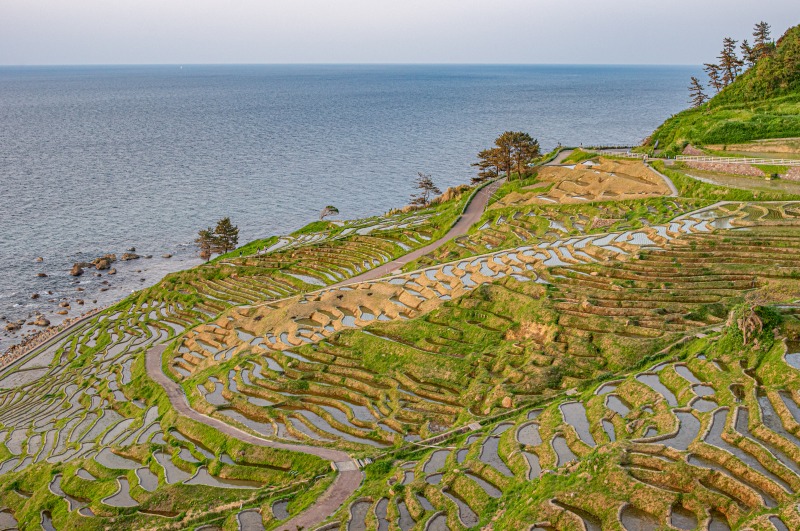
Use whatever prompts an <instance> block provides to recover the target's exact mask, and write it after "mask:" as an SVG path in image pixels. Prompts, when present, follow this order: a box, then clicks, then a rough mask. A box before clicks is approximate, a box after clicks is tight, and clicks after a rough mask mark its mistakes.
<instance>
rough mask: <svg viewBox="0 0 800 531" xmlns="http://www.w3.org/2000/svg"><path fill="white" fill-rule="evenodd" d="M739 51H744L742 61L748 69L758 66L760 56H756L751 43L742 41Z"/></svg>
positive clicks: (745, 40)
mask: <svg viewBox="0 0 800 531" xmlns="http://www.w3.org/2000/svg"><path fill="white" fill-rule="evenodd" d="M739 49H740V50H741V51H742V59H743V60H744V63H745V64H746V65H747V67H748V68H750V67H751V66H753V65H754V64H756V61H757V60H758V56H757V55H756V51H755V48H753V47H752V46H750V43H749V42H747V39H744V40H743V41H742V44H740V45H739Z"/></svg>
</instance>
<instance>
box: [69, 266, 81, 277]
mask: <svg viewBox="0 0 800 531" xmlns="http://www.w3.org/2000/svg"><path fill="white" fill-rule="evenodd" d="M69 274H70V275H72V276H73V277H79V276H81V275H82V274H83V268H82V267H81V266H80V265H78V264H75V265H73V266H72V269H70V271H69Z"/></svg>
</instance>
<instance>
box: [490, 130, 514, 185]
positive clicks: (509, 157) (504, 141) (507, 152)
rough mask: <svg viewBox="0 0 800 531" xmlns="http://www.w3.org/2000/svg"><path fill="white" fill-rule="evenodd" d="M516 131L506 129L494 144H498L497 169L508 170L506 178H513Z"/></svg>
mask: <svg viewBox="0 0 800 531" xmlns="http://www.w3.org/2000/svg"><path fill="white" fill-rule="evenodd" d="M514 135H515V133H514V131H506V132H504V133H502V134H501V135H500V136H498V137H497V138H496V139H495V141H494V145H495V146H497V147H496V148H494V149H496V150H497V169H498V170H500V171H504V172H506V178H507V179H510V178H511V169H512V168H513V164H514V158H513V151H514Z"/></svg>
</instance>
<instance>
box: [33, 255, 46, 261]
mask: <svg viewBox="0 0 800 531" xmlns="http://www.w3.org/2000/svg"><path fill="white" fill-rule="evenodd" d="M34 262H44V258H42V257H41V256H37V257H36V260H34Z"/></svg>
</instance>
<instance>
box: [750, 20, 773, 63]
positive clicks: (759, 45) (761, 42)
mask: <svg viewBox="0 0 800 531" xmlns="http://www.w3.org/2000/svg"><path fill="white" fill-rule="evenodd" d="M770 33H772V28H770V27H769V24H767V23H766V22H764V21H763V20H762V21H761V22H759V23H758V24H756V25H755V27H754V28H753V39H754V41H753V53H754V54H755V57H756V59H760V58H762V57H764V56H767V55H769V54H770V53H772V50H774V49H775V43H774V42H772V41H771V40H770V38H769V36H770Z"/></svg>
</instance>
